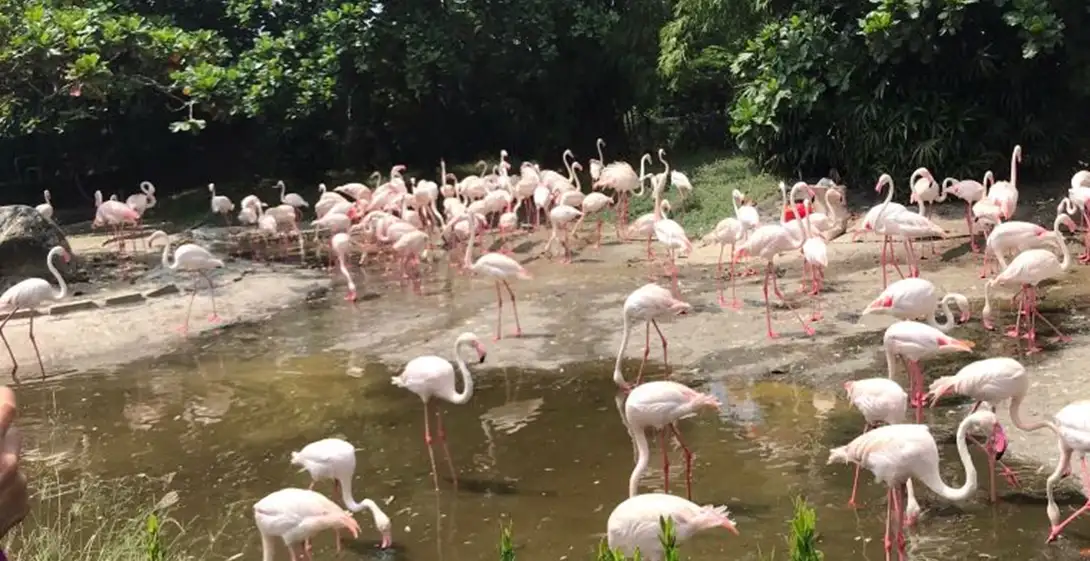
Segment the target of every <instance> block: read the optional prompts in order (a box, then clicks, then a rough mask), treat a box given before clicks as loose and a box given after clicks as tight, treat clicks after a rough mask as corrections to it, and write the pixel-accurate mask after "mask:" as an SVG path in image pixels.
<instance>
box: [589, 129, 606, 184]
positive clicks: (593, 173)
mask: <svg viewBox="0 0 1090 561" xmlns="http://www.w3.org/2000/svg"><path fill="white" fill-rule="evenodd" d="M605 146H606V141H604V140H602V139H601V138H599V139H597V140H595V141H594V147H595V148H597V149H598V159H597V160H595V159H594V158H591V159H590V179H591V181H598V178H599V177H602V166H604V165H605V160H606V158H605V156H603V155H602V148H605Z"/></svg>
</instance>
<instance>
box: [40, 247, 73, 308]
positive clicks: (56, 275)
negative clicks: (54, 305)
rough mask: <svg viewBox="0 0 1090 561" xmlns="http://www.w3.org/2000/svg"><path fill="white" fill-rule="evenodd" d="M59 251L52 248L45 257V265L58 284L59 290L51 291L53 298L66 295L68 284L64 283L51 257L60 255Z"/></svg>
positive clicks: (59, 298) (61, 297)
mask: <svg viewBox="0 0 1090 561" xmlns="http://www.w3.org/2000/svg"><path fill="white" fill-rule="evenodd" d="M61 251H63V250H61ZM60 253H61V252H60V251H57V250H55V249H54V250H51V251H50V252H49V255H47V256H46V258H45V266H46V267H48V268H49V272H50V273H53V278H55V279H57V284H58V285H59V286H60V290H58V291H57V292H54V293H53V299H54V300H63V299H64V297H65V296H67V295H68V285H67V284H65V282H64V277H62V276H61V273H60V272H59V271H57V267H56V266H55V265H53V259H54V258H55V257H56V256H58V255H60Z"/></svg>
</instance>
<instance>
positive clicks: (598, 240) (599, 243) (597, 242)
mask: <svg viewBox="0 0 1090 561" xmlns="http://www.w3.org/2000/svg"><path fill="white" fill-rule="evenodd" d="M596 230H597V231H598V235H597V236H595V238H594V248H595V249H598V248H600V247H602V219H601V218H599V219H598V227H597V228H596Z"/></svg>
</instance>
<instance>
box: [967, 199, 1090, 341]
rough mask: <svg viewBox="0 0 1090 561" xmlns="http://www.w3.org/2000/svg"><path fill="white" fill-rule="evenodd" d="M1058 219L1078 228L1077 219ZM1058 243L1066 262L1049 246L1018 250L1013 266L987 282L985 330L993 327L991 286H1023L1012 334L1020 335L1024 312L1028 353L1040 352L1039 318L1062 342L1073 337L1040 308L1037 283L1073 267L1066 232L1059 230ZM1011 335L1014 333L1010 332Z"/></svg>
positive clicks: (1056, 239) (1072, 228) (1065, 217)
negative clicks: (1038, 342)
mask: <svg viewBox="0 0 1090 561" xmlns="http://www.w3.org/2000/svg"><path fill="white" fill-rule="evenodd" d="M1058 220H1063V221H1064V223H1065V224H1067V226H1068V228H1070V229H1071V230H1074V229H1075V222H1074V221H1073V220H1071V217H1069V216H1060V217H1059V218H1058ZM1053 239H1054V240H1055V241H1056V243H1057V244H1058V245H1059V246H1060V250H1061V251H1062V252H1063V261H1062V262H1061V261H1060V259H1059V258H1058V257H1056V254H1055V253H1053V252H1051V251H1049V250H1047V249H1027V250H1026V251H1023V252H1022V253H1019V254H1018V256H1017V257H1015V258H1014V260H1013V261H1011V262H1010V265H1007V267H1006V268H1005V269H1003V270H1002V271H1001V272H1000V273H999V274H998V275H996V277H995V278H994V279H992V280H990V281H988V282H987V283H985V284H984V311H983V314H982V315H983V320H984V327H985V328H986V329H994V327H993V326H992V321H991V319H992V303H991V289H992V288H993V287H995V286H996V285H1003V284H1012V283H1017V284H1020V285H1022V289H1021V291H1020V294H1021V302H1022V303H1021V310H1020V311H1019V314H1018V319H1017V320H1015V324H1014V330H1013V336H1014V337H1019V329H1020V327H1021V325H1022V315H1023V314H1024V315H1025V316H1026V321H1027V323H1028V324H1029V326H1028V328H1027V333H1026V339H1027V340H1028V341H1029V348H1028V349H1027V350H1026V354H1033V353H1036V352H1040V350H1041V347H1039V346H1037V318H1040V319H1041V321H1043V322H1045V323H1046V324H1048V326H1049V327H1051V328H1052V330H1053V331H1055V332H1056V335H1057V336H1058V337H1059V340H1060V341H1061V342H1068V341H1070V340H1071V339H1070V338H1069V337H1068V336H1066V335H1064V334H1063V333H1061V332H1060V330H1059V329H1057V328H1056V326H1055V325H1053V324H1052V322H1050V321H1048V319H1047V318H1045V316H1043V315H1041V312H1040V310H1038V308H1037V285H1038V284H1040V283H1041V281H1043V280H1046V279H1050V278H1053V277H1058V276H1060V275H1061V274H1063V273H1065V272H1067V270H1068V269H1070V268H1071V252H1069V251H1068V250H1067V244H1066V243H1064V239H1063V235H1062V234H1059V233H1058V232H1057V235H1056V237H1055V238H1053ZM1008 335H1012V333H1010V332H1008Z"/></svg>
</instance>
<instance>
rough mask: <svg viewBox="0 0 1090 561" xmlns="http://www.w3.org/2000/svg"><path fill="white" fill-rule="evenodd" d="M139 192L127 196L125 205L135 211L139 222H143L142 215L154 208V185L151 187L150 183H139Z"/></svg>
mask: <svg viewBox="0 0 1090 561" xmlns="http://www.w3.org/2000/svg"><path fill="white" fill-rule="evenodd" d="M140 191H141V192H140V193H136V194H133V195H129V196H128V198H126V199H125V204H126V205H128V206H129V208H131V209H133V210H135V211H136V213H137V214H139V215H140V220H143V219H144V213H145V212H147V211H148V210H150V209H151V208H153V207H154V206H155V185H152V183H151V182H150V181H141V182H140ZM137 222H139V220H138V221H137Z"/></svg>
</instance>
